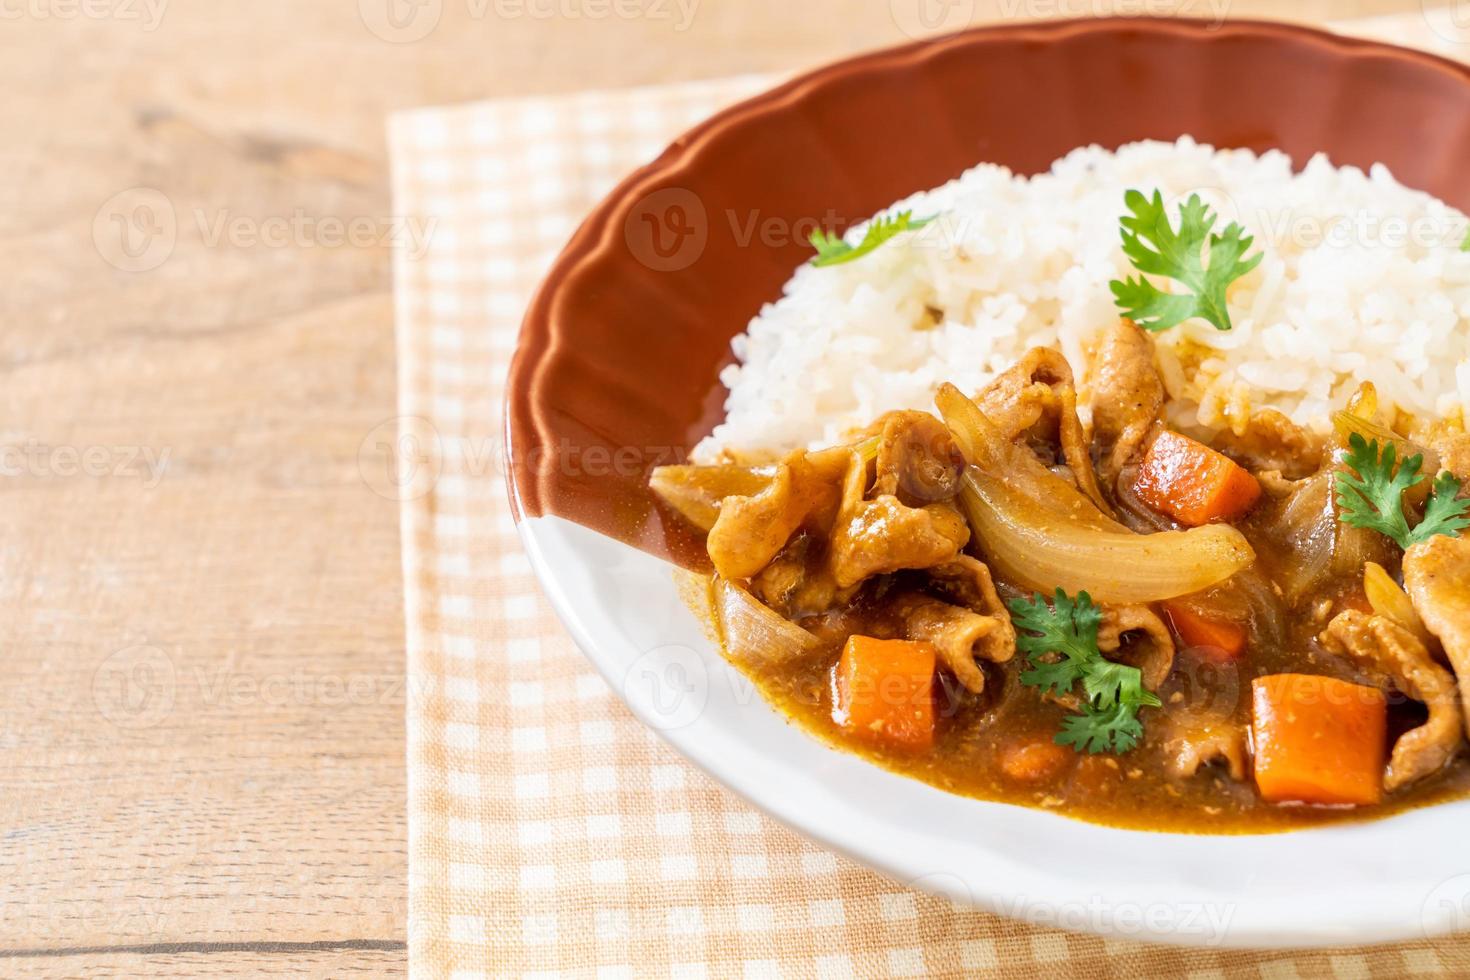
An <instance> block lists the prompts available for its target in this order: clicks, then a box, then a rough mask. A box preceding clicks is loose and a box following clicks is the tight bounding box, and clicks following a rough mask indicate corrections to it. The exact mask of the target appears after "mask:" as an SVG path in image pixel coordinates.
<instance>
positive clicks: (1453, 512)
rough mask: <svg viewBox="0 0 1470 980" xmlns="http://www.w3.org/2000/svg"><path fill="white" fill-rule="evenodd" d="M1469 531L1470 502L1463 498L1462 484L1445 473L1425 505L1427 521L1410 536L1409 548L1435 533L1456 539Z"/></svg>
mask: <svg viewBox="0 0 1470 980" xmlns="http://www.w3.org/2000/svg"><path fill="white" fill-rule="evenodd" d="M1466 528H1470V499H1466V500H1462V499H1460V481H1459V480H1457V479H1455V477H1454V475H1453V474H1451V473H1450V472H1449V471H1448V470H1446V471H1445V472H1443V473H1441V474H1440V475H1439V476H1438V477H1437V478H1435V481H1434V488H1433V489H1432V490H1430V492H1429V499H1428V500H1427V501H1425V504H1424V520H1422V521H1420V522H1419V526H1418V527H1416V528H1414V531H1413V533H1411V534H1410V535H1409V545H1416V544H1419V543H1421V542H1424V541H1428V540H1429V539H1430V538H1432V537H1434V536H1435V535H1436V534H1444V535H1447V536H1449V537H1452V538H1457V537H1459V536H1460V532H1461V531H1463V530H1465V529H1466ZM1405 547H1408V545H1405Z"/></svg>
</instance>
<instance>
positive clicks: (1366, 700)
mask: <svg viewBox="0 0 1470 980" xmlns="http://www.w3.org/2000/svg"><path fill="white" fill-rule="evenodd" d="M1387 728H1388V705H1387V702H1386V701H1385V700H1384V697H1383V692H1381V691H1379V690H1378V689H1376V688H1372V687H1364V686H1362V685H1361V684H1351V683H1349V682H1347V681H1341V680H1338V679H1336V678H1334V677H1319V676H1316V675H1311V674H1272V675H1270V676H1267V677H1257V678H1256V679H1255V680H1253V681H1251V741H1252V744H1253V746H1254V748H1255V757H1256V788H1257V789H1259V790H1260V791H1261V796H1262V797H1264V798H1265V799H1267V800H1270V801H1272V802H1274V803H1279V802H1285V801H1294V802H1300V803H1337V804H1344V803H1346V804H1362V803H1377V802H1378V801H1379V800H1380V799H1381V798H1382V797H1383V762H1384V752H1385V746H1386V739H1387Z"/></svg>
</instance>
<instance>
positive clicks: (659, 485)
mask: <svg viewBox="0 0 1470 980" xmlns="http://www.w3.org/2000/svg"><path fill="white" fill-rule="evenodd" d="M775 473H776V468H775V467H774V466H660V467H658V468H657V469H655V470H654V471H653V474H652V475H651V476H650V477H649V479H648V487H649V489H650V490H652V491H653V492H654V493H656V494H658V496H659V498H660V499H662V500H663V502H664V503H666V504H668V505H669V506H670V507H672V508H674V510H676V511H678V512H679V513H680V514H682V515H683V516H684V518H685V519H686V520H688V521H689V523H691V524H693V525H694V526H695V527H697V528H699V529H700V530H701V531H704V532H706V533H708V532H709V529H710V528H712V527H714V526H715V519H716V518H718V517H719V516H720V501H722V500H724V499H725V498H726V497H730V496H741V497H748V496H750V495H751V494H755V493H760V492H761V491H762V490H764V489H765V488H766V487H767V486H769V485H770V483H771V479H772V477H774V476H775Z"/></svg>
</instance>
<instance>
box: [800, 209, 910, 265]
mask: <svg viewBox="0 0 1470 980" xmlns="http://www.w3.org/2000/svg"><path fill="white" fill-rule="evenodd" d="M933 220H934V216H933V215H930V216H929V217H927V218H915V217H914V215H913V212H912V211H900V212H898V213H897V214H895V215H893V216H892V217H888V218H874V219H873V221H872V222H871V223H869V225H868V230H867V231H866V232H865V233H864V234H863V240H862V241H860V242H858V243H857V244H856V245H849V244H847V242H845V241H843V239H842V236H841V235H828V234H826V233H825V232H823V231H822V229H820V228H818V229H816V230H815V231H813V232H812V237H811V242H812V247H813V248H815V249H816V250H817V257H816V258H814V259H812V265H815V266H824V265H839V264H841V263H843V262H851V261H852V260H853V259H860V258H862V257H863V256H864V255H867V254H868V253H869V252H871V251H873V250H874V249H876V248H877V247H878V246H879V245H882V244H883V243H884V242H886V241H888V239H890V238H892V237H893V236H894V235H897V234H898V233H899V232H904V231H916V230H917V229H919V228H922V227H924V226H925V225H927V224H928V223H929V222H931V221H933Z"/></svg>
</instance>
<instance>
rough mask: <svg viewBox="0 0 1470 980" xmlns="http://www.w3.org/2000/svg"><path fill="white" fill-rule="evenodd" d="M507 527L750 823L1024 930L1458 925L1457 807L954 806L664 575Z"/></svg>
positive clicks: (554, 596) (620, 687) (553, 530)
mask: <svg viewBox="0 0 1470 980" xmlns="http://www.w3.org/2000/svg"><path fill="white" fill-rule="evenodd" d="M520 533H521V539H522V541H523V542H524V543H525V546H526V550H527V552H528V553H529V555H530V559H531V565H532V567H533V568H534V569H535V572H536V575H537V576H538V577H539V578H540V580H541V584H542V586H543V587H544V588H545V590H546V593H547V595H548V596H549V597H550V599H551V602H552V604H553V605H554V606H555V608H556V611H557V614H558V615H559V616H560V617H561V620H562V622H563V623H565V624H566V627H567V629H568V630H570V631H571V634H572V636H573V638H574V639H575V640H576V642H577V644H578V646H580V647H581V648H582V650H583V652H585V653H586V655H587V657H588V659H590V660H591V661H592V663H593V664H594V665H595V666H596V667H597V669H598V670H599V671H600V672H601V673H602V675H603V677H605V678H606V679H607V681H608V683H609V684H611V685H612V687H613V689H614V690H615V691H617V692H618V694H619V695H620V696H621V697H622V698H623V700H624V701H626V702H627V704H628V706H629V707H630V708H631V709H632V710H633V712H634V714H636V715H637V716H638V717H639V719H640V720H642V721H643V722H644V723H645V724H647V725H648V726H649V727H651V728H653V729H654V730H656V731H657V732H658V733H659V734H660V735H662V736H663V737H664V739H666V740H667V741H668V742H669V744H670V745H672V746H673V747H674V748H675V749H677V750H678V751H679V752H681V753H682V754H683V755H685V756H686V757H687V758H689V759H690V761H692V762H694V763H695V764H696V765H698V766H699V767H700V768H702V769H703V770H705V771H706V772H708V773H709V774H710V775H711V776H713V777H714V778H715V779H718V780H719V781H720V782H722V783H724V784H725V785H726V786H728V787H730V788H731V789H732V790H734V791H735V792H737V793H739V794H740V795H741V796H743V797H745V799H747V800H749V801H750V802H751V803H753V804H754V805H755V806H757V807H759V808H760V809H762V810H764V811H765V812H766V813H768V814H770V815H771V816H773V817H775V818H776V819H778V820H780V821H782V822H783V823H785V824H786V825H788V826H790V827H792V828H794V829H796V830H798V831H800V832H801V833H803V834H805V835H807V836H808V837H811V838H812V839H814V840H817V841H820V842H821V843H823V844H825V845H827V846H829V847H831V848H833V849H834V850H837V851H840V852H841V853H843V854H845V855H847V856H848V857H850V858H852V859H853V860H856V861H859V862H862V863H863V864H866V865H868V866H870V867H872V868H875V869H877V870H878V871H880V872H882V873H883V874H885V875H888V876H889V877H891V878H893V879H894V880H896V881H899V882H902V883H904V884H907V885H911V886H913V887H915V888H919V889H922V890H924V891H928V892H933V893H937V894H941V895H945V896H948V897H950V898H952V899H954V900H956V901H957V902H963V903H967V904H973V905H976V906H978V907H980V908H983V909H986V910H989V911H992V912H997V913H1000V914H1002V915H1007V916H1011V917H1013V918H1017V919H1021V920H1023V921H1026V922H1030V923H1033V924H1036V925H1044V926H1056V927H1060V928H1064V929H1071V930H1074V931H1082V932H1095V933H1102V934H1106V935H1113V936H1118V937H1121V938H1129V939H1141V940H1150V941H1158V942H1168V943H1179V944H1186V945H1197V946H1204V945H1211V946H1237V947H1238V946H1252V947H1263V946H1273V947H1283V946H1307V945H1335V944H1360V943H1371V942H1381V941H1388V940H1397V939H1419V938H1425V937H1430V936H1436V935H1441V934H1444V933H1447V932H1451V931H1456V930H1459V929H1464V928H1467V927H1470V833H1467V831H1466V827H1467V826H1470V802H1467V801H1462V802H1458V803H1450V804H1443V805H1439V806H1432V807H1426V808H1423V809H1420V810H1413V811H1409V812H1407V813H1402V814H1399V815H1396V816H1393V817H1389V818H1387V819H1385V820H1378V821H1369V822H1362V823H1351V824H1341V825H1336V826H1328V827H1322V828H1316V829H1309V830H1297V831H1292V832H1289V833H1280V834H1266V835H1252V836H1240V835H1232V836H1213V837H1212V836H1203V835H1185V834H1162V833H1150V832H1144V831H1133V830H1119V829H1114V828H1110V827H1103V826H1098V825H1096V824H1089V823H1083V822H1081V821H1077V820H1072V819H1069V818H1066V817H1063V816H1060V815H1058V814H1055V813H1051V812H1047V811H1042V810H1035V809H1029V808H1024V807H1018V806H1013V805H1010V804H1004V803H988V802H984V801H981V800H974V799H969V798H967V797H962V796H954V795H951V794H948V793H945V792H943V791H941V790H938V789H935V788H933V787H931V786H928V785H926V784H924V783H921V782H918V781H916V780H912V779H907V778H905V777H902V776H899V775H896V774H894V773H890V772H887V771H885V770H883V769H880V768H878V767H876V766H873V765H871V764H869V763H867V762H864V761H863V760H862V759H860V758H858V757H856V756H852V755H848V754H845V753H842V752H839V751H836V750H834V749H831V748H828V747H827V746H826V745H825V744H823V743H822V742H820V741H818V740H817V739H815V738H813V737H812V736H810V735H807V734H806V733H804V732H803V731H802V730H801V729H799V728H798V727H796V726H795V725H793V724H791V723H789V722H787V721H786V720H785V718H784V717H783V716H782V715H781V714H780V713H779V712H777V711H776V710H775V709H773V708H771V707H770V706H769V705H767V704H766V703H765V701H763V700H762V698H761V697H760V695H759V694H758V693H757V692H756V690H755V689H754V687H753V686H752V685H751V683H750V682H749V681H748V680H747V679H745V678H744V677H743V676H742V675H741V674H740V673H739V672H737V671H736V670H735V669H734V668H733V667H731V666H730V665H729V664H727V663H726V662H725V661H724V660H723V659H722V658H721V656H720V654H719V652H718V651H717V650H716V649H715V646H714V644H712V643H711V642H710V640H709V639H708V638H707V637H706V633H705V628H704V626H703V625H702V624H701V623H700V622H698V621H697V619H696V618H695V616H694V615H693V614H692V613H691V612H690V610H689V609H688V608H687V606H686V605H685V603H684V602H683V601H682V600H681V598H680V595H679V591H678V587H677V585H676V580H675V572H674V569H673V568H672V567H671V566H670V565H668V564H666V563H665V562H663V561H661V560H659V559H656V558H653V557H652V556H650V555H647V554H644V553H643V552H640V551H637V550H635V549H633V548H631V547H629V546H627V545H625V544H622V543H621V542H618V541H614V540H612V539H611V538H608V537H605V536H603V535H601V534H598V533H597V532H595V531H591V530H588V529H587V528H584V527H581V526H579V525H576V524H573V523H570V522H568V521H565V520H563V519H561V518H557V517H536V518H530V519H527V520H524V521H522V522H521V524H520Z"/></svg>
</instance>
